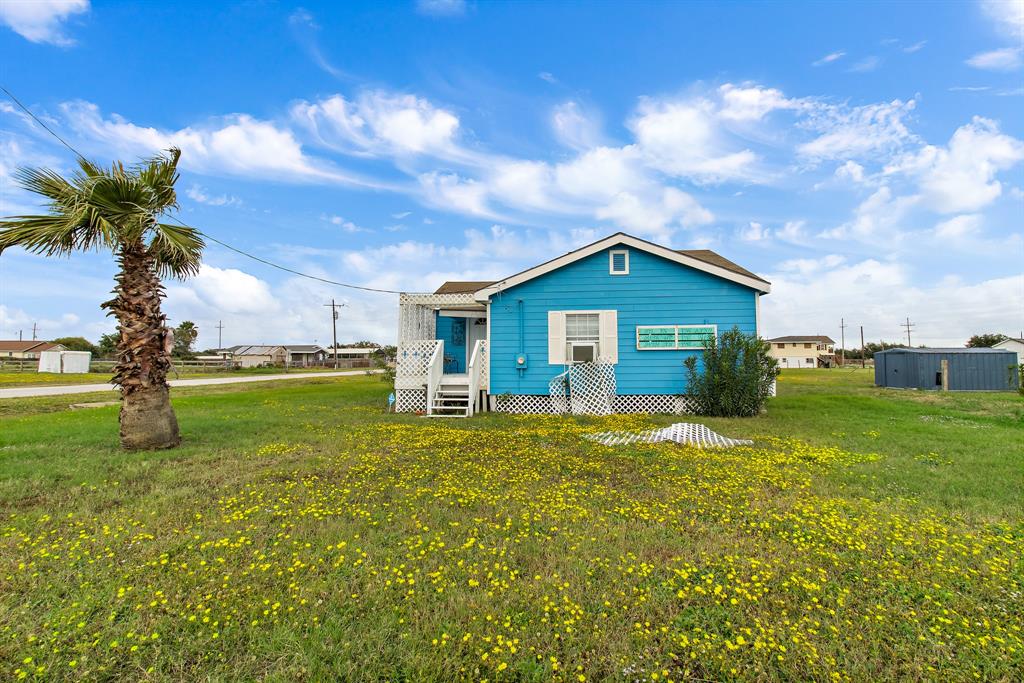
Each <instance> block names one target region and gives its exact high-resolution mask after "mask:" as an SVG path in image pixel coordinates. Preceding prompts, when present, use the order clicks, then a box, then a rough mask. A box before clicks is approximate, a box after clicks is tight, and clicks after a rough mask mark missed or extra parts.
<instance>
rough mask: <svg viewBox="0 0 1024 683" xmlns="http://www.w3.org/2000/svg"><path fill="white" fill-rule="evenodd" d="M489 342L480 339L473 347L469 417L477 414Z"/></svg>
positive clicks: (470, 362)
mask: <svg viewBox="0 0 1024 683" xmlns="http://www.w3.org/2000/svg"><path fill="white" fill-rule="evenodd" d="M486 353H487V342H486V341H484V340H483V339H478V340H477V341H476V343H475V344H474V345H473V353H472V354H470V356H469V367H468V368H467V370H468V371H469V406H468V409H469V417H472V416H473V413H475V412H476V405H477V401H478V400H479V398H480V379H481V377H482V374H483V368H484V367H485V365H486V363H487V358H486Z"/></svg>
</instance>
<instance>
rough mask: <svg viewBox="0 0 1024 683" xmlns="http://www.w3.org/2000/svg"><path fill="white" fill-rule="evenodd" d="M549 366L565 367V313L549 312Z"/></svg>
mask: <svg viewBox="0 0 1024 683" xmlns="http://www.w3.org/2000/svg"><path fill="white" fill-rule="evenodd" d="M548 365H565V313H564V312H563V311H548Z"/></svg>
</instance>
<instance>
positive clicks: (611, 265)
mask: <svg viewBox="0 0 1024 683" xmlns="http://www.w3.org/2000/svg"><path fill="white" fill-rule="evenodd" d="M619 254H621V255H622V256H623V259H624V260H625V262H626V267H625V268H624V269H623V270H615V256H616V255H619ZM608 274H609V275H629V249H612V250H611V251H609V252H608Z"/></svg>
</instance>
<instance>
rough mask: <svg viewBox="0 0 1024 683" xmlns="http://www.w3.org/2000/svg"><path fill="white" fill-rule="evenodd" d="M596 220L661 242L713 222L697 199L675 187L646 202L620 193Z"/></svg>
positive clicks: (604, 207) (599, 212) (599, 210)
mask: <svg viewBox="0 0 1024 683" xmlns="http://www.w3.org/2000/svg"><path fill="white" fill-rule="evenodd" d="M595 216H596V217H597V218H599V219H601V220H611V221H614V222H615V223H617V224H618V225H620V226H622V227H623V228H625V229H626V230H631V231H633V232H637V233H640V234H643V235H648V236H651V237H654V238H656V239H661V240H667V239H668V238H669V236H670V235H671V232H672V228H676V227H679V228H685V227H691V226H696V225H703V224H705V223H710V222H711V221H712V220H714V216H713V215H712V214H711V212H710V211H708V210H707V209H705V208H704V207H702V206H701V205H700V204H699V203H698V202H697V200H696V199H694V198H693V197H692V196H690V195H688V194H687V193H685V192H683V191H682V190H678V189H676V188H674V187H666V188H664V189H663V190H662V191H661V195H660V196H655V197H647V198H644V199H641V198H640V197H638V196H637V195H634V194H630V193H629V192H621V193H619V194H618V195H616V196H615V198H614V199H613V200H612V201H611V203H609V204H608V205H607V206H603V207H600V208H599V209H597V211H596V212H595Z"/></svg>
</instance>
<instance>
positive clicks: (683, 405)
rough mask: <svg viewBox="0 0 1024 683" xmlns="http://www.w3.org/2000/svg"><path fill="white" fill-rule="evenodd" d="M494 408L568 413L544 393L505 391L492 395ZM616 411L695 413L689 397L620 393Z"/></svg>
mask: <svg viewBox="0 0 1024 683" xmlns="http://www.w3.org/2000/svg"><path fill="white" fill-rule="evenodd" d="M488 399H489V400H490V405H491V410H495V411H497V412H499V413H518V414H530V413H532V414H547V413H557V412H565V410H564V408H562V409H559V410H556V407H557V406H556V403H558V401H557V400H555V399H553V398H552V397H551V396H545V395H543V394H530V395H519V394H505V395H502V396H494V395H492V396H489V397H488ZM562 402H564V400H563V401H562ZM612 406H613V407H612V412H613V413H666V414H671V415H684V414H688V413H692V412H693V405H692V399H690V397H688V396H673V395H663V394H630V395H618V396H616V397H615V400H614V403H613V404H612Z"/></svg>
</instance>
